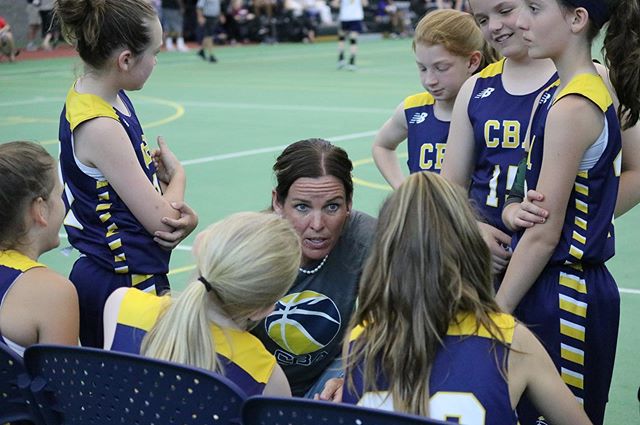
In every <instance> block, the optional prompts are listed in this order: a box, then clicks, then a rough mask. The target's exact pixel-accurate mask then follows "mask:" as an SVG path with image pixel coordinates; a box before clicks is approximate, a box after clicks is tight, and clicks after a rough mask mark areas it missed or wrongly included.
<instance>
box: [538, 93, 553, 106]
mask: <svg viewBox="0 0 640 425" xmlns="http://www.w3.org/2000/svg"><path fill="white" fill-rule="evenodd" d="M550 98H551V93H549V92H547V93H545V94H543V95H542V97H541V98H540V104H541V105H544V104H545V103H547V100H549V99H550Z"/></svg>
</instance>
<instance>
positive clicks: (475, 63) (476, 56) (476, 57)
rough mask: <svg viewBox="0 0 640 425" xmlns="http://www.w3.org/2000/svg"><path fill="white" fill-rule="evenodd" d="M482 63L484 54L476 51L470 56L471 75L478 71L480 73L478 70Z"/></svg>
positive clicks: (469, 67)
mask: <svg viewBox="0 0 640 425" xmlns="http://www.w3.org/2000/svg"><path fill="white" fill-rule="evenodd" d="M481 63H482V53H480V52H479V51H477V50H476V51H475V52H473V53H471V56H469V66H468V69H469V74H474V73H475V72H476V71H479V69H478V68H480V64H481Z"/></svg>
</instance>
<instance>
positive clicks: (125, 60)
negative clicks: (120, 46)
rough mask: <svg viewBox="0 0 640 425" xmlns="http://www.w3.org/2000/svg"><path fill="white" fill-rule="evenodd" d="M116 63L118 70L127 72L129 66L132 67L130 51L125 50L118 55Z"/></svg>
mask: <svg viewBox="0 0 640 425" xmlns="http://www.w3.org/2000/svg"><path fill="white" fill-rule="evenodd" d="M116 61H117V65H118V69H119V70H121V71H129V70H130V69H131V65H133V53H131V50H129V49H125V50H123V51H121V52H120V53H119V54H118V57H117V58H116Z"/></svg>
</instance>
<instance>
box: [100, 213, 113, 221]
mask: <svg viewBox="0 0 640 425" xmlns="http://www.w3.org/2000/svg"><path fill="white" fill-rule="evenodd" d="M98 218H100V221H101V222H103V223H105V222H107V221H109V220H110V219H111V213H104V214H101V215H100V216H98Z"/></svg>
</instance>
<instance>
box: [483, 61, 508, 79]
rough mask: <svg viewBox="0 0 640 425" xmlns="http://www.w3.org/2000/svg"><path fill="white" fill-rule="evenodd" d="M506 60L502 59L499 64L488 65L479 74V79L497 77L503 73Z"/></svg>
mask: <svg viewBox="0 0 640 425" xmlns="http://www.w3.org/2000/svg"><path fill="white" fill-rule="evenodd" d="M504 62H505V59H504V58H503V59H500V60H499V61H498V62H494V63H492V64H489V65H487V66H486V67H485V68H484V69H483V70H482V71H480V73H479V74H478V78H491V77H495V76H496V75H498V74H501V73H502V70H503V69H504Z"/></svg>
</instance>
